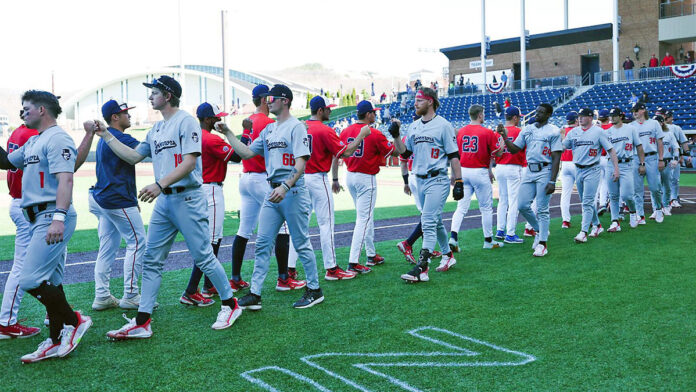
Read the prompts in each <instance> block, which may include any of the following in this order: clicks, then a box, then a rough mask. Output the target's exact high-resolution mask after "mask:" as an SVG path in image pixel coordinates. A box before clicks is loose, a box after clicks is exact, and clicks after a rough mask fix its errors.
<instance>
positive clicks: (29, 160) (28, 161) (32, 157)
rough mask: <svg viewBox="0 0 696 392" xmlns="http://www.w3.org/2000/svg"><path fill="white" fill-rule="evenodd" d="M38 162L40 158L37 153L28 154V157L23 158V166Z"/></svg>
mask: <svg viewBox="0 0 696 392" xmlns="http://www.w3.org/2000/svg"><path fill="white" fill-rule="evenodd" d="M39 162H41V160H40V159H39V156H38V155H29V156H28V157H25V158H24V166H28V165H33V164H35V163H39Z"/></svg>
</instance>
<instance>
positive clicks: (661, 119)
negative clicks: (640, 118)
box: [653, 114, 665, 123]
mask: <svg viewBox="0 0 696 392" xmlns="http://www.w3.org/2000/svg"><path fill="white" fill-rule="evenodd" d="M653 120H655V121H657V122H661V123H662V122H665V118H664V117H662V115H660V114H656V115H654V116H653Z"/></svg>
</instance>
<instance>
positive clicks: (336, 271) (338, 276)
mask: <svg viewBox="0 0 696 392" xmlns="http://www.w3.org/2000/svg"><path fill="white" fill-rule="evenodd" d="M357 275H358V274H357V273H355V272H353V271H344V270H342V269H341V267H335V268H331V269H328V270H326V275H324V279H326V280H347V279H353V278H355V277H356V276H357Z"/></svg>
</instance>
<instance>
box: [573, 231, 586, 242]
mask: <svg viewBox="0 0 696 392" xmlns="http://www.w3.org/2000/svg"><path fill="white" fill-rule="evenodd" d="M575 242H576V243H578V244H582V243H583V242H587V233H585V232H584V231H581V232H579V233H578V235H576V236H575Z"/></svg>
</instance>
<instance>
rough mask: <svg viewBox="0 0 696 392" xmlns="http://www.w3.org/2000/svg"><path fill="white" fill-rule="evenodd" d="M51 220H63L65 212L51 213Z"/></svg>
mask: <svg viewBox="0 0 696 392" xmlns="http://www.w3.org/2000/svg"><path fill="white" fill-rule="evenodd" d="M53 220H54V221H58V222H65V213H63V212H58V211H56V212H54V213H53Z"/></svg>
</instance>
